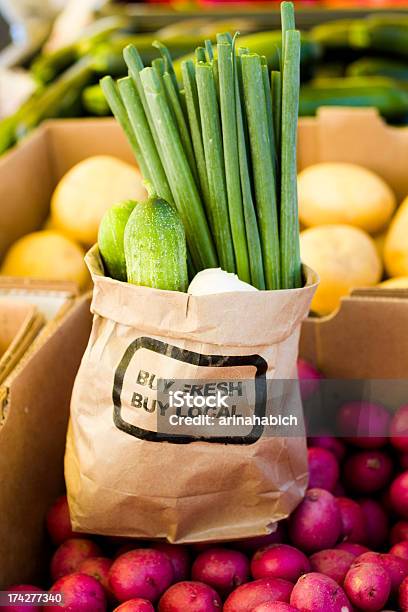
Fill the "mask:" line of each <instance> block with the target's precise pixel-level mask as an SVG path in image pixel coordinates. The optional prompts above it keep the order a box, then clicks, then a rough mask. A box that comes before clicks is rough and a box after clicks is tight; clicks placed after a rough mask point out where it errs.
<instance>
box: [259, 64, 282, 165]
mask: <svg viewBox="0 0 408 612" xmlns="http://www.w3.org/2000/svg"><path fill="white" fill-rule="evenodd" d="M264 60H265V61H264ZM262 80H263V84H264V92H265V102H266V114H267V117H268V134H269V143H270V145H271V156H272V161H273V165H274V169H275V177H277V172H278V152H277V150H276V143H275V132H274V128H273V108H272V95H271V83H270V81H269V70H268V64H267V63H266V58H262Z"/></svg>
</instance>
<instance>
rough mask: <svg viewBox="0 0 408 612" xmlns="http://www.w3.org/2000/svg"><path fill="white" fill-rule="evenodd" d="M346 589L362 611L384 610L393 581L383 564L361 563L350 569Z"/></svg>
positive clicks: (354, 603)
mask: <svg viewBox="0 0 408 612" xmlns="http://www.w3.org/2000/svg"><path fill="white" fill-rule="evenodd" d="M344 589H345V591H346V593H347V596H348V597H349V599H350V601H351V603H352V604H353V605H354V606H356V607H357V608H359V609H360V610H373V611H376V610H382V609H383V607H384V605H385V603H386V602H387V600H388V598H389V596H390V591H391V579H390V577H389V575H388V573H387V572H386V570H385V569H384V568H383V567H382V565H381V563H379V562H377V563H359V564H357V565H355V566H354V567H352V568H350V569H349V571H348V572H347V575H346V578H345V580H344Z"/></svg>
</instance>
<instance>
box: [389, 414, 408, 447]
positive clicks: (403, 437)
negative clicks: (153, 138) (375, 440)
mask: <svg viewBox="0 0 408 612" xmlns="http://www.w3.org/2000/svg"><path fill="white" fill-rule="evenodd" d="M390 438H391V440H390V442H391V444H392V445H393V447H394V448H396V449H398V450H399V451H402V452H403V453H406V452H408V405H406V406H401V408H399V409H398V410H397V412H396V413H395V414H394V416H393V417H392V419H391V424H390Z"/></svg>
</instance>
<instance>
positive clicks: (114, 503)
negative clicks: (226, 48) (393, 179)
mask: <svg viewBox="0 0 408 612" xmlns="http://www.w3.org/2000/svg"><path fill="white" fill-rule="evenodd" d="M87 264H88V267H89V269H90V271H91V274H92V277H93V281H94V292H93V301H92V312H93V313H94V322H93V329H92V333H91V337H90V340H89V344H88V347H87V350H86V352H85V354H84V357H83V360H82V364H81V367H80V369H79V372H78V375H77V378H76V382H75V386H74V391H73V395H72V402H71V425H70V429H69V433H68V440H67V449H66V457H65V472H66V481H67V488H68V500H69V506H70V512H71V520H72V524H73V528H74V529H75V530H78V531H83V532H95V533H100V534H106V535H115V536H127V537H134V538H167V539H168V540H169V541H170V542H180V543H181V542H198V541H203V540H230V539H237V538H243V537H252V536H258V535H262V534H264V533H267V532H268V531H269V530H270V529H271V524H272V523H274V522H275V521H277V520H280V519H282V518H284V517H286V516H288V514H289V513H290V512H291V511H292V510H293V508H294V507H295V506H296V505H297V504H298V503H299V501H300V500H301V498H302V496H303V494H304V491H305V487H306V484H307V461H306V447H305V440H304V437H299V436H289V437H276V436H275V437H270V436H268V435H267V428H260V429H259V428H258V430H256V427H255V428H253V429H251V428H249V434H248V429H245V434H244V435H243V436H242V437H237V438H235V439H234V438H231V437H228V435H227V436H220V435H216V436H215V437H212V436H211V433H210V432H209V429H210V428H207V429H205V428H204V430H201V434H202V433H203V431H204V433H205V435H201V436H200V438H199V439H198V440H197V437H196V436H195V435H194V431H195V430H194V428H193V429H192V428H191V427H190V429H188V428H187V429H186V428H185V429H184V430H180V429H178V430H177V432H178V433H177V435H175V436H174V437H173V436H172V435H170V433H169V432H168V431H163V430H162V429H161V428H162V423H161V422H160V419H158V414H159V413H160V405H159V404H158V397H159V391H158V390H157V388H156V387H157V381H158V380H159V379H165V380H169V379H171V380H172V381H175V380H177V381H179V380H183V381H185V380H190V381H191V380H192V381H199V380H202V379H203V380H205V381H206V380H207V379H211V380H214V379H222V380H224V381H225V380H233V381H235V384H237V383H236V381H237V380H238V379H249V380H255V381H256V383H257V384H258V386H259V384H260V383H261V382H263V383H264V382H265V381H270V380H271V379H273V380H276V381H277V380H282V379H290V378H295V377H296V359H297V353H298V340H299V333H300V324H301V321H302V319H303V318H304V317H305V316H306V315H307V312H308V309H309V304H310V301H311V298H312V296H313V293H314V290H315V287H316V277H315V275H314V274H313V273H312V272H311V271H310V270H306V283H305V287H304V288H302V289H295V290H283V291H260V292H248V293H246V292H237V293H226V294H217V295H209V296H191V295H188V294H184V293H179V292H172V291H159V290H156V289H150V288H147V287H138V286H134V285H130V284H127V283H122V282H119V281H115V280H113V279H111V278H106V277H104V276H103V266H102V263H101V260H100V257H99V253H98V250H97V247H94V248H93V249H92V250H91V251H90V252H89V253H88V255H87ZM254 388H255V389H256V390H255V395H256V393H257V392H258V391H257V389H258V387H257V386H256V385H255V387H254ZM256 398H257V399H256ZM256 398H255V399H254V400H251V401H250V402H247V408H248V410H249V413H250V414H251V413H254V411H258V409H260V411H261V412H262V409H263V408H262V402H260V401H259V397H258V396H256ZM296 401H297V403H298V404H299V402H300V400H299V398H298V395H297V400H296ZM244 403H245V402H244ZM248 404H249V406H248ZM251 404H252V405H251ZM159 430H160V431H159ZM207 434H208V436H207ZM268 526H269V528H268Z"/></svg>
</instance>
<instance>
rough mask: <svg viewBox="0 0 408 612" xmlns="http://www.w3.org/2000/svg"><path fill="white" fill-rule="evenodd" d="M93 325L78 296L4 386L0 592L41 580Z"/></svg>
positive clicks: (0, 400)
mask: <svg viewBox="0 0 408 612" xmlns="http://www.w3.org/2000/svg"><path fill="white" fill-rule="evenodd" d="M0 306H1V305H0ZM23 307H24V305H23V304H20V305H18V306H16V308H19V309H23ZM0 313H1V307H0ZM90 324H91V316H90V312H89V299H88V297H86V296H84V297H82V298H73V302H72V306H71V308H67V309H66V311H65V313H63V314H61V316H60V317H59V318H58V317H57V318H56V319H54V320H52V321H50V322H49V323H48V324H47V325H46V326H45V327H44V329H43V332H42V333H41V336H38V337H37V339H36V340H35V341H34V343H33V344H32V346H31V348H30V350H29V352H28V353H27V354H26V355H25V357H24V359H23V361H22V362H20V364H19V365H18V367H16V368H15V369H13V371H12V372H11V373H10V375H9V376H7V378H6V379H5V380H4V382H3V383H2V385H1V386H0V412H1V415H2V419H1V425H0V474H1V486H0V517H1V518H0V588H4V587H6V586H8V585H10V584H16V583H20V582H29V583H30V582H32V581H39V580H41V579H42V578H43V574H44V570H45V568H46V566H47V560H48V557H47V555H48V550H47V546H46V543H45V542H46V540H45V537H44V535H45V527H44V517H45V514H46V511H47V508H48V507H49V506H50V504H51V503H52V502H53V501H54V500H55V498H56V497H57V496H58V495H59V494H61V493H62V492H63V491H64V478H63V456H64V449H65V434H66V429H67V423H68V414H69V402H70V397H71V390H72V385H73V382H74V379H75V375H76V372H77V369H78V367H79V363H80V360H81V357H82V354H83V352H84V350H85V347H86V344H87V341H88V337H89V332H90Z"/></svg>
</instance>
